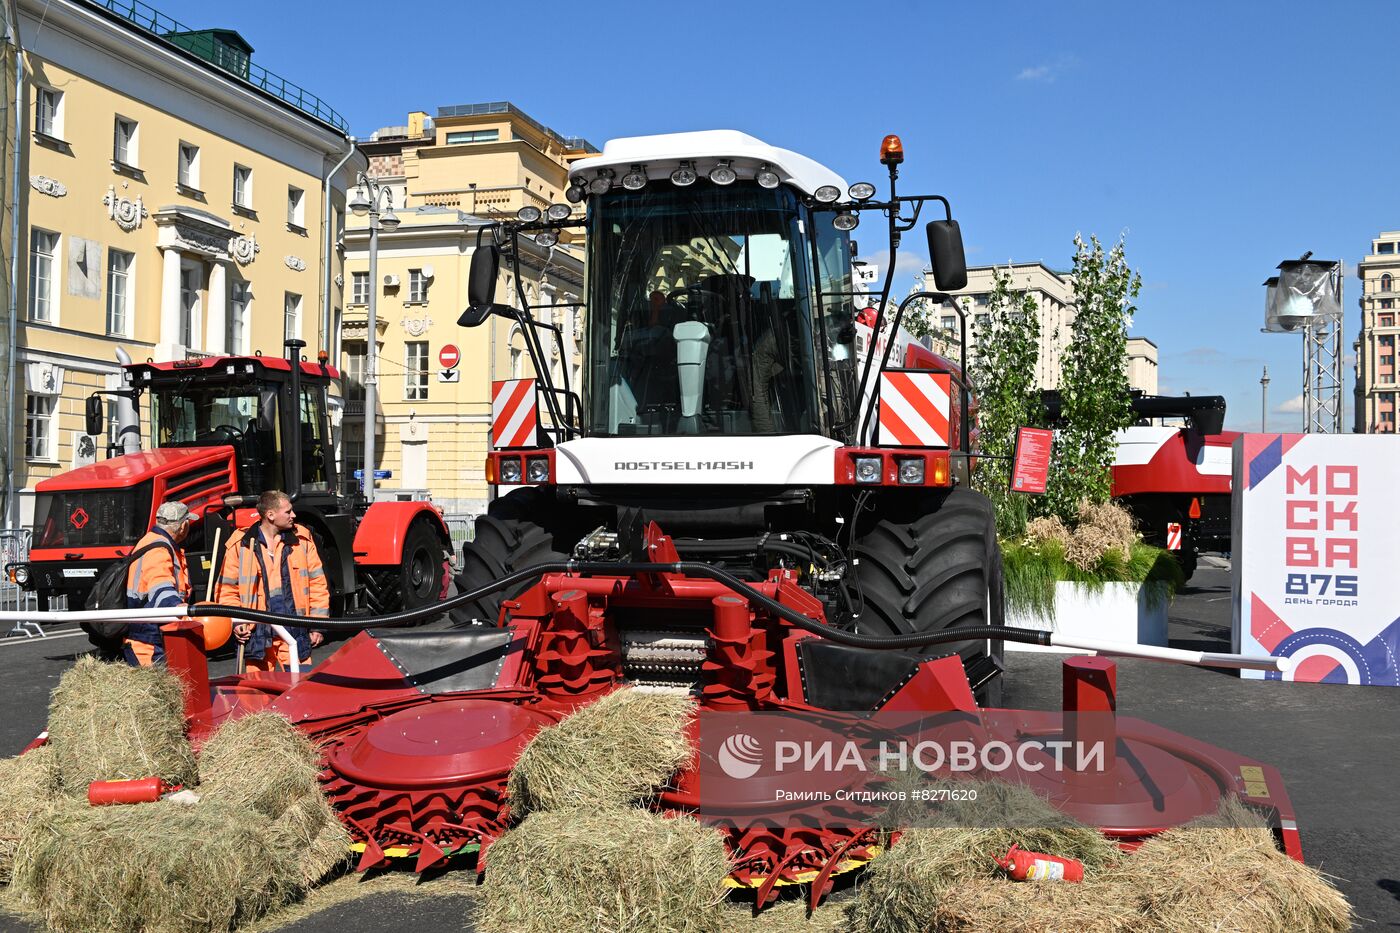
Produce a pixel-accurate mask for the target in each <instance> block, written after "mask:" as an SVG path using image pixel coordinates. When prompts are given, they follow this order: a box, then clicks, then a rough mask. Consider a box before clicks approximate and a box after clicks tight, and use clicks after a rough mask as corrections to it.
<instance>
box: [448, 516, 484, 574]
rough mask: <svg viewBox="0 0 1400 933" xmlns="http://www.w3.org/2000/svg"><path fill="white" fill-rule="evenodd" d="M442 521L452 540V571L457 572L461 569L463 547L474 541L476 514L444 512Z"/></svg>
mask: <svg viewBox="0 0 1400 933" xmlns="http://www.w3.org/2000/svg"><path fill="white" fill-rule="evenodd" d="M442 521H443V524H445V525H446V526H447V534H448V536H449V537H450V538H451V539H452V570H453V571H454V572H456V571H458V570H460V569H461V566H460V565H461V563H462V545H463V544H465V543H466V542H468V541H470V540H471V539H472V533H473V531H474V530H475V528H476V513H474V512H444V513H443V515H442Z"/></svg>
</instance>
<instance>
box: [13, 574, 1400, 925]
mask: <svg viewBox="0 0 1400 933" xmlns="http://www.w3.org/2000/svg"><path fill="white" fill-rule="evenodd" d="M1223 565H1224V562H1223V561H1220V560H1218V559H1207V561H1206V562H1204V564H1203V566H1202V567H1201V569H1199V570H1198V571H1197V573H1196V576H1195V577H1194V578H1193V579H1192V581H1191V583H1190V584H1189V585H1188V587H1187V588H1186V589H1185V591H1184V592H1182V593H1181V594H1180V595H1179V596H1178V597H1177V599H1176V602H1175V603H1174V604H1173V606H1172V609H1171V613H1170V635H1171V640H1172V644H1173V646H1176V647H1181V648H1191V649H1195V650H1229V645H1230V615H1231V604H1230V578H1229V573H1228V571H1227V570H1226V569H1224V567H1223ZM86 648H87V640H86V638H85V637H84V636H82V635H81V633H78V634H76V635H74V634H69V633H65V632H63V631H61V630H58V631H55V632H54V633H53V634H51V635H50V636H49V637H47V638H43V639H19V638H15V639H5V640H0V690H3V696H4V703H3V715H0V755H13V754H15V753H16V752H18V751H19V750H20V749H21V748H23V747H24V746H25V745H26V744H27V743H28V742H29V741H30V740H31V739H32V738H33V737H34V736H35V735H37V734H38V733H39V732H40V731H41V730H42V729H43V727H44V721H45V718H46V709H47V705H48V695H49V691H50V690H51V689H52V688H53V687H54V686H55V685H56V684H57V682H58V678H59V676H60V675H61V674H62V673H63V671H64V670H66V669H67V668H68V666H69V665H71V664H72V663H73V661H74V659H75V657H76V656H77V655H78V654H80V653H81V652H83V651H85V650H86ZM228 666H229V662H227V661H222V662H217V663H216V664H215V665H214V672H215V673H221V672H222V671H223V670H224V669H227V667H228ZM1059 669H1060V659H1059V657H1057V656H1053V655H1039V654H1012V655H1010V656H1009V661H1008V678H1007V690H1006V704H1007V706H1012V707H1024V708H1030V709H1037V708H1039V709H1046V708H1054V707H1055V706H1056V704H1057V703H1058V700H1059V695H1060V670H1059ZM1118 688H1119V695H1118V696H1119V711H1120V712H1121V713H1122V714H1124V715H1129V716H1139V717H1142V718H1144V719H1148V720H1150V721H1152V722H1154V723H1157V724H1159V725H1162V726H1165V727H1167V728H1172V729H1177V730H1179V731H1182V732H1185V733H1187V734H1189V735H1191V736H1193V737H1195V738H1198V739H1202V740H1204V741H1207V742H1211V743H1213V744H1215V745H1218V746H1220V747H1222V748H1227V749H1231V750H1234V751H1238V752H1240V753H1241V754H1245V755H1249V756H1251V757H1254V758H1257V759H1259V760H1260V761H1264V762H1268V763H1270V764H1273V765H1275V766H1276V767H1278V768H1279V770H1280V771H1281V773H1282V775H1283V778H1284V782H1285V785H1286V787H1287V792H1288V794H1289V796H1290V798H1291V799H1292V802H1293V804H1294V807H1295V809H1296V810H1297V815H1298V824H1299V827H1300V828H1301V833H1302V842H1303V852H1304V855H1305V857H1306V859H1307V861H1308V862H1309V864H1312V865H1315V866H1318V867H1320V868H1321V869H1322V870H1323V871H1325V872H1327V873H1328V874H1331V875H1333V876H1335V877H1336V878H1337V884H1338V885H1339V887H1340V888H1341V889H1342V890H1343V891H1344V892H1345V893H1346V895H1347V897H1348V898H1349V899H1350V900H1351V902H1352V904H1353V906H1354V907H1355V909H1356V912H1357V915H1358V917H1359V918H1360V920H1361V923H1360V925H1359V928H1360V929H1362V930H1372V929H1375V930H1381V929H1395V930H1400V806H1397V805H1396V802H1395V793H1394V789H1395V787H1396V781H1397V779H1400V690H1396V689H1387V688H1383V687H1341V686H1331V685H1321V684H1285V683H1276V682H1259V681H1249V680H1242V679H1240V678H1239V677H1237V676H1235V675H1234V674H1232V673H1228V672H1220V671H1214V670H1206V669H1198V668H1186V667H1181V666H1178V665H1172V664H1163V663H1157V662H1151V661H1136V660H1120V661H1119V671H1118ZM469 904H470V899H469V898H467V897H465V896H461V897H449V898H431V899H430V898H420V897H414V896H413V895H412V894H411V893H406V892H405V891H404V890H403V889H402V888H401V887H400V888H396V889H394V890H386V891H384V892H383V893H378V894H370V895H368V896H367V897H364V898H361V899H357V900H354V901H353V902H349V903H338V904H333V905H330V906H328V907H327V909H325V910H323V911H321V912H319V913H315V914H312V915H311V916H307V917H303V918H301V919H298V920H296V921H294V922H291V923H289V924H288V925H285V926H283V927H282V928H281V929H282V930H283V931H286V933H343V931H345V930H361V929H366V930H367V929H381V928H382V929H390V928H403V927H412V928H413V929H414V930H415V933H436V931H448V930H451V931H454V933H461V931H462V930H463V928H464V927H463V924H464V922H465V920H464V918H465V916H466V913H467V912H468V911H469V909H470V907H469ZM31 929H32V928H31V927H27V926H25V925H24V924H22V923H19V922H18V921H16V920H15V919H14V918H13V917H9V916H7V915H4V914H0V931H9V930H16V931H19V930H25V931H29V930H31Z"/></svg>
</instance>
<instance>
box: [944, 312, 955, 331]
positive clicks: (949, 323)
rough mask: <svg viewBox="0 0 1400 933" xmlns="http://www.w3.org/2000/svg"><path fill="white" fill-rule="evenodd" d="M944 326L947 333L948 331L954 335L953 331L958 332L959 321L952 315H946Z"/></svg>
mask: <svg viewBox="0 0 1400 933" xmlns="http://www.w3.org/2000/svg"><path fill="white" fill-rule="evenodd" d="M942 325H943V329H944V330H945V331H947V332H948V333H952V332H953V331H955V330H957V327H958V319H957V318H956V317H954V316H953V315H951V314H945V315H943V321H942Z"/></svg>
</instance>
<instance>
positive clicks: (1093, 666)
mask: <svg viewBox="0 0 1400 933" xmlns="http://www.w3.org/2000/svg"><path fill="white" fill-rule="evenodd" d="M1061 676H1062V678H1063V681H1062V682H1063V688H1064V723H1065V739H1067V740H1068V741H1070V742H1072V743H1074V745H1073V746H1072V748H1073V749H1074V750H1075V751H1074V752H1073V754H1072V755H1071V756H1070V758H1071V760H1074V761H1078V760H1081V759H1082V757H1083V756H1084V755H1085V754H1086V753H1087V752H1090V751H1091V750H1093V749H1094V747H1095V746H1096V745H1102V747H1103V755H1102V758H1101V759H1098V760H1101V761H1102V762H1103V770H1104V771H1105V772H1109V771H1112V770H1113V769H1114V766H1115V765H1116V763H1117V760H1118V755H1117V744H1118V726H1117V722H1116V720H1115V717H1116V715H1117V710H1118V665H1117V664H1115V663H1113V662H1112V661H1110V660H1109V659H1108V658H1101V657H1098V656H1087V657H1072V658H1066V659H1065V662H1064V666H1063V667H1062V668H1061ZM1094 757H1095V758H1096V757H1097V756H1094Z"/></svg>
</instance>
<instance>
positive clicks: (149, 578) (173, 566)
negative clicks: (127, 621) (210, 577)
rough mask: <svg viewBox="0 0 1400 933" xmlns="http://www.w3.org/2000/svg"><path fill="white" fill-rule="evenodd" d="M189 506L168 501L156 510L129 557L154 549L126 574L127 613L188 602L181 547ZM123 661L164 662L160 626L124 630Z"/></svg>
mask: <svg viewBox="0 0 1400 933" xmlns="http://www.w3.org/2000/svg"><path fill="white" fill-rule="evenodd" d="M194 518H195V517H194V516H193V515H191V514H190V509H189V506H187V505H185V503H183V502H181V501H180V500H178V499H170V500H168V501H166V502H162V503H161V504H160V508H158V509H156V521H155V524H154V525H152V526H151V530H150V531H148V532H146V534H145V535H144V536H143V537H142V538H141V540H140V541H137V542H136V547H135V548H133V549H132V551H131V553H133V554H135V553H136V552H137V551H139V550H141V549H142V548H145V547H148V546H150V545H152V544H154V545H164V547H160V546H157V547H152V548H150V550H148V551H146V553H144V554H142V555H141V556H140V557H138V558H136V560H134V561H132V563H131V566H130V567H129V568H128V569H127V572H126V607H127V608H128V609H162V608H165V607H166V606H182V605H184V604H186V603H188V602H189V601H190V572H189V567H187V566H186V564H185V555H184V551H182V550H181V548H180V545H181V544H183V543H184V540H185V539H186V538H187V537H189V534H190V523H191V522H192V521H194ZM122 657H123V658H125V659H126V663H127V664H130V665H132V666H133V667H149V666H151V665H152V664H156V663H158V662H160V661H164V660H165V640H164V638H163V637H162V636H161V634H160V623H159V622H133V623H132V624H131V625H129V626H127V630H126V638H125V640H124V641H123V644H122Z"/></svg>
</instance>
